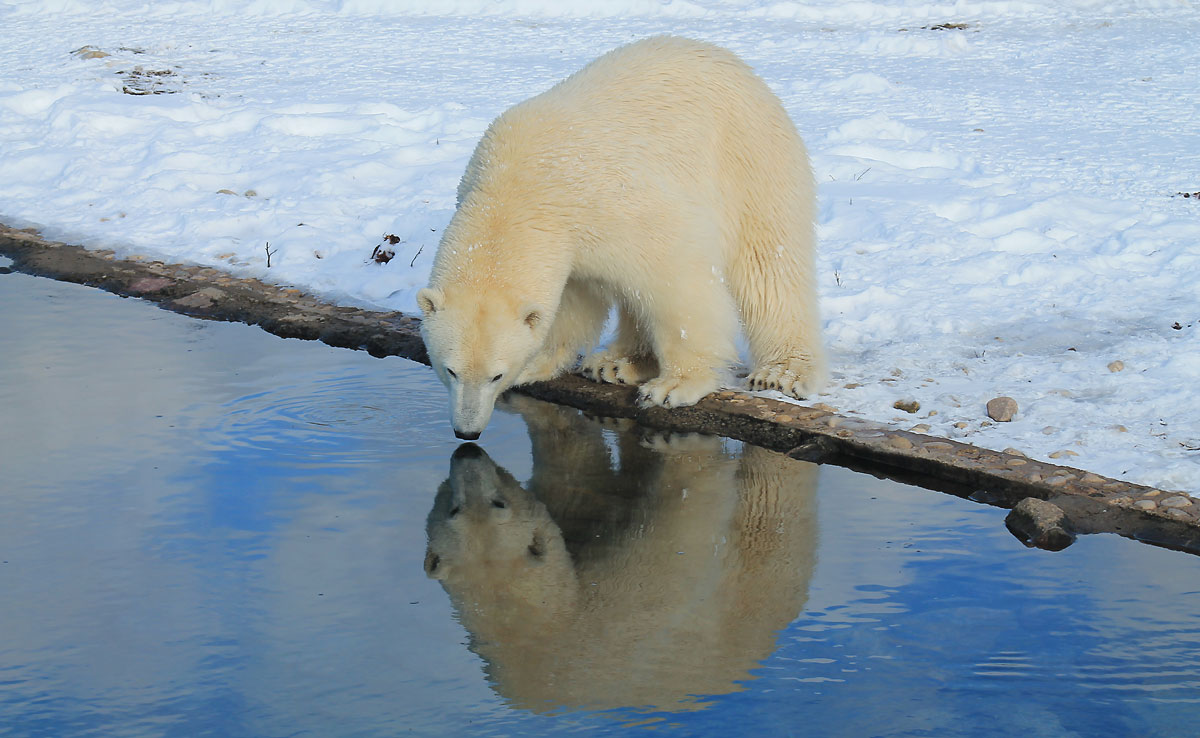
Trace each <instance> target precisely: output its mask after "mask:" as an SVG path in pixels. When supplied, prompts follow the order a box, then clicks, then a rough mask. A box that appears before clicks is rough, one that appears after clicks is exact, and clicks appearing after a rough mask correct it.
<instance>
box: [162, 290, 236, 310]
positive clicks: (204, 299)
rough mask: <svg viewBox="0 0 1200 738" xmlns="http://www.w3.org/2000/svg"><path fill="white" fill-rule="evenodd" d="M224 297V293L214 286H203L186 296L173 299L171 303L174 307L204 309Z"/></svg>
mask: <svg viewBox="0 0 1200 738" xmlns="http://www.w3.org/2000/svg"><path fill="white" fill-rule="evenodd" d="M224 297H225V293H224V292H222V291H221V290H219V289H217V288H216V287H205V288H204V289H202V290H197V291H196V292H193V293H192V294H190V295H188V296H187V297H181V298H179V299H178V300H173V301H172V304H173V305H175V306H176V307H183V308H196V309H201V310H206V309H208V308H210V307H212V306H213V305H214V304H216V302H217V301H218V300H221V299H223V298H224Z"/></svg>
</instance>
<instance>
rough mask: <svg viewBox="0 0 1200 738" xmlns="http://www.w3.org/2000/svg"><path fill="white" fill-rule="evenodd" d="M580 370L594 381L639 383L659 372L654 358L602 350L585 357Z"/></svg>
mask: <svg viewBox="0 0 1200 738" xmlns="http://www.w3.org/2000/svg"><path fill="white" fill-rule="evenodd" d="M579 371H580V373H581V374H583V376H585V377H587V378H588V379H590V380H592V381H593V382H607V383H609V384H639V383H641V382H643V381H645V380H647V379H649V378H650V377H653V376H654V375H655V374H657V372H658V367H657V366H655V364H654V360H653V359H649V358H641V357H630V356H617V355H613V354H609V353H607V352H601V353H596V354H592V355H591V356H589V357H587V358H586V359H584V360H583V363H582V364H581V365H580V367H579Z"/></svg>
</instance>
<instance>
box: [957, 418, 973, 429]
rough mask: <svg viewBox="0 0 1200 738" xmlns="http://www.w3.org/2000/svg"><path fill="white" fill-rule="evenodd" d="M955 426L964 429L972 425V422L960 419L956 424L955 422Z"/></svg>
mask: <svg viewBox="0 0 1200 738" xmlns="http://www.w3.org/2000/svg"><path fill="white" fill-rule="evenodd" d="M954 427H955V428H958V429H959V430H962V429H963V428H969V427H971V424H970V423H968V422H967V421H965V420H960V421H958V422H957V423H955V424H954Z"/></svg>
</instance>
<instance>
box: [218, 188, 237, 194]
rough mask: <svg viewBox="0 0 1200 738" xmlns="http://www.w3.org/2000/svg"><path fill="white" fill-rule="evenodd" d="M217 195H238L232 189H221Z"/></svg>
mask: <svg viewBox="0 0 1200 738" xmlns="http://www.w3.org/2000/svg"><path fill="white" fill-rule="evenodd" d="M217 194H218V195H236V194H237V193H236V192H234V191H233V190H230V189H226V188H221V189H219V190H217Z"/></svg>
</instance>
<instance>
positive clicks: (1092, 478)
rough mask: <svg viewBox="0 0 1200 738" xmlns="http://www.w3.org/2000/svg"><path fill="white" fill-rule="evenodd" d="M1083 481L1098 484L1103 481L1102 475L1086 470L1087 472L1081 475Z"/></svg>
mask: <svg viewBox="0 0 1200 738" xmlns="http://www.w3.org/2000/svg"><path fill="white" fill-rule="evenodd" d="M1083 481H1084V482H1087V483H1088V484H1100V483H1101V482H1103V481H1104V477H1102V476H1100V475H1098V474H1092V473H1091V472H1088V473H1087V474H1084V475H1083Z"/></svg>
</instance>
